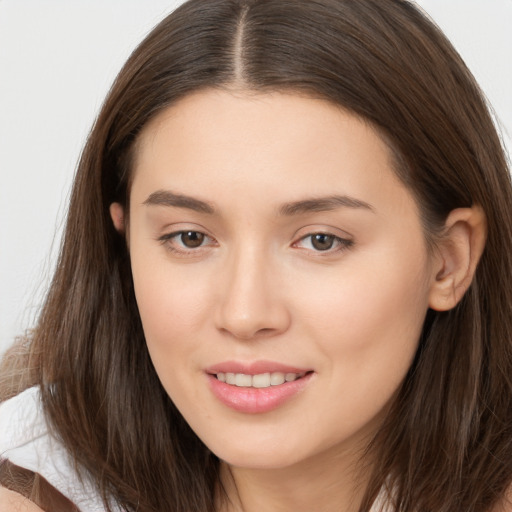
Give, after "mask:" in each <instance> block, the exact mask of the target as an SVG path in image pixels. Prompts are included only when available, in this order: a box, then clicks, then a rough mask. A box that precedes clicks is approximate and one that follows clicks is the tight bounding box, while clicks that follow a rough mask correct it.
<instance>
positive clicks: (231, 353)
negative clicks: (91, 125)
mask: <svg viewBox="0 0 512 512" xmlns="http://www.w3.org/2000/svg"><path fill="white" fill-rule="evenodd" d="M161 191H167V192H168V191H172V193H174V194H180V195H186V196H190V197H193V198H195V199H199V200H201V201H203V202H205V203H207V204H208V205H209V206H211V207H212V209H213V210H214V213H206V212H204V211H197V210H195V209H191V208H190V207H188V206H190V204H189V205H188V206H187V207H184V206H183V205H182V206H179V207H178V206H170V205H169V204H148V198H150V197H151V196H152V194H153V198H154V197H155V195H154V194H155V193H156V192H161ZM334 194H335V195H337V196H348V197H350V198H351V199H352V200H354V199H355V200H356V201H357V205H356V203H354V202H352V203H350V205H348V206H347V205H344V206H343V205H342V206H340V205H337V206H336V207H331V208H329V209H325V208H324V210H321V211H311V210H308V209H303V210H301V211H300V212H294V213H292V214H290V213H291V212H288V213H289V214H287V215H283V214H282V213H283V212H282V211H281V212H280V210H283V205H287V204H290V203H293V202H296V201H302V200H305V199H318V198H319V197H326V196H329V197H330V196H332V195H334ZM154 202H155V201H153V203H154ZM149 203H151V201H149ZM130 204H131V209H130V212H129V216H127V215H126V212H124V211H123V209H122V207H121V205H119V204H117V203H116V204H113V205H112V207H111V214H112V219H113V222H114V225H115V226H116V228H117V229H118V230H119V231H122V232H125V233H126V237H127V242H128V246H129V250H130V255H131V261H132V271H133V278H134V284H135V293H136V297H137V302H138V306H139V310H140V314H141V318H142V323H143V327H144V332H145V335H146V339H147V345H148V350H149V352H150V355H151V357H152V360H153V362H154V365H155V369H156V371H157V373H158V375H159V378H160V379H161V381H162V384H163V386H164V388H165V389H166V390H167V392H168V393H169V395H170V397H171V398H172V400H173V401H174V402H175V404H176V406H177V407H178V408H179V410H180V412H181V413H182V414H183V416H184V417H185V419H186V420H187V421H188V423H189V424H190V425H191V427H192V428H193V429H194V431H195V432H196V433H197V435H198V436H199V437H200V438H201V439H202V440H203V441H204V443H205V444H206V445H207V446H208V447H209V448H210V449H211V450H212V451H213V452H214V453H215V454H216V455H218V456H219V458H220V459H221V460H222V461H224V462H223V464H222V472H223V481H224V485H225V487H226V490H227V494H228V496H229V498H230V502H229V504H223V505H221V507H223V509H224V510H230V511H231V510H242V506H243V510H244V511H246V512H251V511H261V510H272V511H281V510H287V511H289V510H294V511H311V510H322V511H330V510H346V511H352V510H357V506H358V503H359V501H360V499H361V493H362V492H363V491H364V484H365V481H366V480H365V474H366V473H365V472H363V471H360V468H359V467H358V466H357V463H358V462H359V461H360V458H361V454H362V451H363V450H364V448H365V447H366V445H367V443H368V441H369V440H370V439H371V437H372V435H373V434H375V432H376V429H377V428H378V427H379V425H380V423H381V421H382V418H383V416H384V414H385V412H386V409H387V407H388V405H389V404H390V402H391V401H392V399H393V396H394V395H395V393H396V392H397V390H398V388H399V386H400V384H401V382H402V380H403V378H404V377H405V375H406V373H407V370H408V369H409V367H410V364H411V361H412V358H413V357H414V354H415V352H416V349H417V343H418V338H419V335H420V332H421V328H422V324H423V320H424V317H425V314H426V312H427V309H428V308H429V307H432V308H434V309H439V310H444V309H449V308H451V307H453V306H454V305H455V304H456V303H457V301H458V300H459V299H460V297H461V296H462V294H463V293H464V291H465V290H466V288H467V286H468V285H469V283H470V282H471V278H472V274H473V272H474V269H475V267H476V262H477V261H478V258H479V256H480V254H481V251H482V249H483V245H484V242H485V219H484V217H483V214H482V212H481V211H480V210H479V209H478V208H477V207H475V208H472V209H460V210H454V211H453V212H452V213H451V215H450V216H449V218H448V219H447V222H446V226H445V229H444V235H445V237H444V238H443V242H442V243H439V244H438V249H437V250H436V251H434V253H429V251H428V250H427V246H426V242H425V236H424V232H423V228H422V223H421V219H420V217H419V213H418V206H417V204H416V201H415V199H414V197H413V196H412V194H411V193H410V192H409V190H408V189H407V188H406V187H405V186H404V185H403V184H402V183H401V182H400V181H399V180H398V178H397V177H396V175H395V173H394V171H393V164H392V160H391V156H390V151H389V149H388V147H387V146H386V145H385V143H384V142H383V141H382V139H381V138H380V137H379V135H378V134H377V132H376V131H375V130H374V129H373V128H372V127H371V126H370V125H368V124H367V123H364V122H362V121H361V120H359V119H357V118H356V117H354V116H353V115H351V114H349V113H347V112H345V111H343V110H342V109H340V108H337V107H335V106H333V105H331V104H329V103H327V102H324V101H321V100H316V99H311V98H306V97H301V96H296V95H291V94H290V95H289V94H278V93H275V94H266V95H260V94H254V93H251V94H250V93H245V92H243V91H242V92H241V91H238V92H233V91H231V92H229V91H212V90H209V91H203V92H200V93H196V94H193V95H190V96H188V97H186V98H185V99H183V100H181V101H180V102H178V103H177V104H175V105H173V106H172V107H170V108H169V109H167V110H166V111H165V112H163V113H161V114H160V115H158V116H157V117H156V118H155V119H154V120H153V121H151V122H150V123H149V124H148V125H147V126H146V127H145V129H144V131H143V132H142V135H141V137H140V138H139V141H138V145H137V151H136V160H135V166H134V179H133V186H132V189H131V197H130ZM362 204H364V205H366V206H361V205H362ZM180 231H187V232H188V231H192V232H195V233H201V234H204V235H205V237H204V238H203V240H202V242H201V244H200V245H199V246H197V247H187V246H186V245H184V242H185V243H187V242H188V241H189V239H186V238H185V239H184V238H183V237H182V236H181V235H179V232H180ZM175 233H178V234H175ZM315 233H321V234H327V235H329V236H331V235H332V237H333V238H328V239H327V240H333V246H332V248H331V249H329V250H324V251H322V250H318V249H317V246H315V245H313V239H312V238H311V235H312V234H315ZM173 234H175V235H173ZM171 235H172V236H171ZM197 236H202V235H196V239H197ZM228 360H236V361H240V362H252V361H255V360H270V361H276V362H279V363H283V364H287V365H291V366H294V367H299V368H305V369H308V370H310V371H312V376H311V378H310V379H309V381H308V384H307V385H306V387H305V388H304V389H303V390H302V391H301V392H300V393H298V394H297V395H295V396H293V397H292V398H291V399H289V400H288V401H287V402H285V403H284V404H283V405H281V406H280V407H278V408H277V409H275V410H272V411H270V412H266V413H262V414H245V413H241V412H238V411H235V410H233V409H231V408H229V407H227V406H226V405H224V404H223V403H221V402H220V401H219V400H218V399H217V398H216V397H215V396H214V395H213V394H212V391H211V389H210V387H209V385H208V375H207V373H206V371H205V370H206V368H208V367H210V366H211V365H214V364H218V363H220V362H223V361H228Z"/></svg>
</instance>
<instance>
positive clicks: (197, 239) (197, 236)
mask: <svg viewBox="0 0 512 512" xmlns="http://www.w3.org/2000/svg"><path fill="white" fill-rule="evenodd" d="M204 239H205V235H204V233H200V232H199V231H183V233H181V234H180V241H181V243H182V244H183V245H184V246H185V247H187V248H188V249H195V248H196V247H200V246H201V245H202V244H203V242H204Z"/></svg>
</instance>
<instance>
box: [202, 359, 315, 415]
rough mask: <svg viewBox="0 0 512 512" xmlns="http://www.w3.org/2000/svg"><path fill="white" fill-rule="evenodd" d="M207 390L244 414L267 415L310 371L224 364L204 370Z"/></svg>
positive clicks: (258, 364)
mask: <svg viewBox="0 0 512 512" xmlns="http://www.w3.org/2000/svg"><path fill="white" fill-rule="evenodd" d="M206 373H207V375H208V380H209V384H210V389H211V391H212V392H213V394H214V395H215V397H216V398H217V399H218V400H220V401H221V402H222V403H223V404H224V405H227V406H228V407H229V408H231V409H234V410H235V411H238V412H242V413H246V414H258V413H265V412H270V411H272V410H274V409H276V408H278V407H280V406H281V405H283V404H284V403H285V402H287V401H288V400H289V399H291V398H293V397H294V396H295V395H297V394H298V393H300V392H301V391H302V390H303V389H304V388H305V387H306V386H307V385H308V383H309V382H310V380H311V377H312V375H313V371H312V370H308V369H304V368H297V367H292V366H288V365H282V364H280V363H276V362H271V361H256V362H253V363H250V364H246V363H240V362H235V361H228V362H224V363H221V364H218V365H215V366H212V367H210V368H208V369H207V370H206Z"/></svg>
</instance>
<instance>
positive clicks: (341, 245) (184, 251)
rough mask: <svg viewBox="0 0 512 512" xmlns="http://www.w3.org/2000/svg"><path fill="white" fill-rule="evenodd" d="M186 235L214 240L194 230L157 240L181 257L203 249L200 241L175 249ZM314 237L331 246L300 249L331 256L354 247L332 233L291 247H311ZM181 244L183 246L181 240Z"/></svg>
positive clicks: (173, 233) (318, 233) (313, 235)
mask: <svg viewBox="0 0 512 512" xmlns="http://www.w3.org/2000/svg"><path fill="white" fill-rule="evenodd" d="M186 234H189V235H190V234H194V235H199V236H200V237H201V236H202V237H204V239H203V240H204V241H207V240H210V241H214V239H213V238H211V237H210V236H208V235H207V234H205V233H203V232H201V231H195V230H181V231H174V232H172V233H168V234H166V235H163V236H161V237H160V238H159V239H158V241H159V242H161V243H162V244H163V245H165V246H166V248H167V249H168V250H170V251H171V252H173V253H177V254H180V255H182V256H188V255H191V254H192V253H197V252H198V251H199V250H201V249H202V248H204V247H205V245H204V244H203V243H202V241H201V242H200V245H197V246H196V247H186V246H184V245H182V247H181V248H177V247H175V246H173V241H174V240H180V237H183V236H184V235H186ZM315 236H316V237H328V238H330V239H331V240H332V244H331V246H330V247H328V248H326V249H325V250H320V249H315V248H314V247H313V248H302V249H305V250H311V251H312V252H314V253H318V255H323V254H325V255H329V254H333V253H337V252H340V251H343V250H346V249H349V248H350V247H352V245H354V242H353V241H352V240H349V239H346V238H341V237H339V236H336V235H333V234H332V233H327V232H323V231H317V232H314V233H308V234H307V235H305V236H303V237H301V238H300V239H299V240H298V241H297V242H294V243H293V246H294V247H298V245H299V244H300V243H301V242H303V241H305V240H307V239H309V240H310V245H313V243H314V242H313V237H315ZM178 243H179V242H178ZM181 244H183V239H182V238H181ZM333 246H335V248H333Z"/></svg>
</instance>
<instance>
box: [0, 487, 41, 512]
mask: <svg viewBox="0 0 512 512" xmlns="http://www.w3.org/2000/svg"><path fill="white" fill-rule="evenodd" d="M0 512H44V510H43V509H42V508H39V507H38V506H37V505H36V504H35V503H33V502H32V501H30V500H29V499H27V498H25V497H24V496H22V495H21V494H18V493H17V492H14V491H10V490H9V489H6V488H5V487H0Z"/></svg>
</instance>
